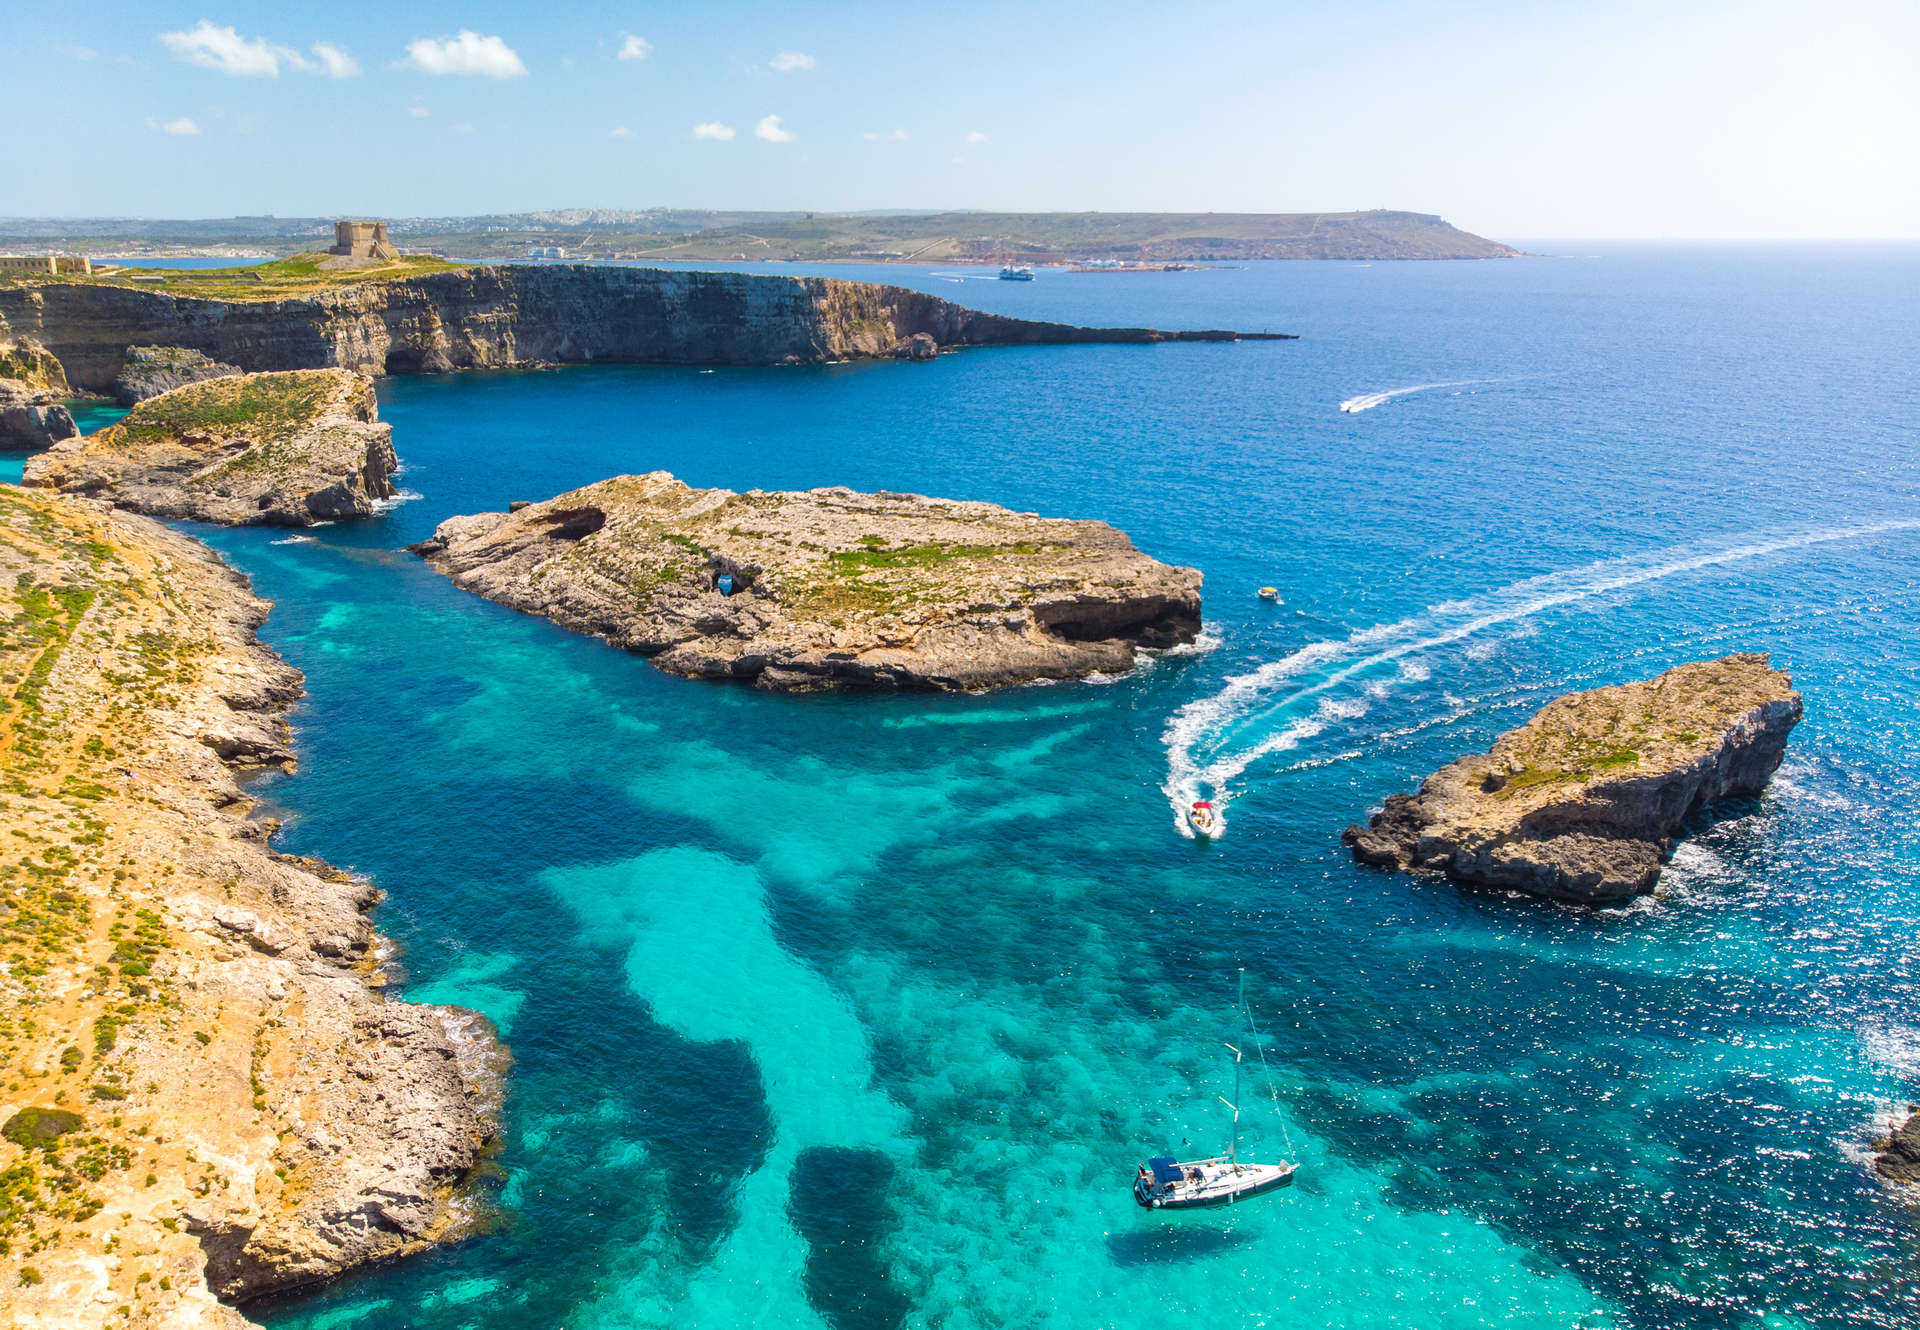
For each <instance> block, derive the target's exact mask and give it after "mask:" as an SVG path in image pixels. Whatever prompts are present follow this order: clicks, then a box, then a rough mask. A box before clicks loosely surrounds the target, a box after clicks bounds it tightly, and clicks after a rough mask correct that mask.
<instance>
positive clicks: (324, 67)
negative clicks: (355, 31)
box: [308, 42, 360, 79]
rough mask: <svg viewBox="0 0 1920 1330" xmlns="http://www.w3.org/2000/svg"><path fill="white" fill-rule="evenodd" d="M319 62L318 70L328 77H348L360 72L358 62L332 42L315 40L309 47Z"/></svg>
mask: <svg viewBox="0 0 1920 1330" xmlns="http://www.w3.org/2000/svg"><path fill="white" fill-rule="evenodd" d="M308 49H310V50H311V51H312V52H313V58H314V59H315V60H316V61H318V62H319V64H320V72H321V73H323V74H325V75H326V76H327V77H328V78H330V79H350V78H352V77H353V76H354V75H355V74H358V73H359V72H360V62H359V61H358V60H355V59H354V58H353V57H352V56H350V55H348V54H347V53H346V52H345V51H344V50H342V49H341V48H340V47H338V46H335V45H334V44H333V43H332V42H315V43H314V44H313V45H312V46H311V47H310V48H308Z"/></svg>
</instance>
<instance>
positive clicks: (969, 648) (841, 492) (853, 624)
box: [414, 471, 1200, 690]
mask: <svg viewBox="0 0 1920 1330" xmlns="http://www.w3.org/2000/svg"><path fill="white" fill-rule="evenodd" d="M414 550H415V552H416V553H418V554H421V555H423V556H424V557H425V558H427V559H428V560H429V561H430V562H431V563H432V564H433V566H434V567H435V568H437V569H439V570H440V571H441V572H443V573H446V574H447V575H448V576H450V577H451V578H452V579H453V580H454V581H455V582H456V583H457V584H458V585H460V586H462V587H465V588H466V589H468V590H470V591H473V592H476V593H478V594H479V595H482V596H485V597H487V598H488V599H489V600H495V601H498V602H500V603H501V604H503V605H508V606H511V607H513V608H514V609H518V610H524V611H526V612H528V613H531V614H541V615H545V616H546V617H547V618H550V619H552V620H553V621H554V622H556V623H559V624H561V625H563V626H565V627H567V628H571V629H574V630H576V631H578V632H583V633H592V634H595V635H597V636H599V637H603V638H605V639H606V640H607V641H608V642H611V643H612V644H614V645H615V646H619V647H624V648H626V649H627V650H630V651H636V652H639V653H641V654H643V655H646V656H649V657H651V658H652V659H653V661H654V663H655V664H656V665H659V666H660V667H661V668H662V669H666V670H671V671H672V672H674V673H676V674H684V675H690V676H694V677H699V678H710V679H735V680H741V681H745V682H751V683H754V684H757V685H758V686H760V687H762V688H774V689H786V690H806V689H820V688H920V689H943V690H975V689H985V688H995V687H1001V686H1004V685H1008V684H1016V683H1026V682H1030V681H1032V680H1035V679H1063V678H1076V677H1081V676H1084V675H1088V674H1094V673H1103V672H1111V671H1118V670H1125V669H1127V668H1129V667H1130V666H1132V664H1133V662H1134V658H1135V652H1136V651H1137V650H1138V649H1139V648H1141V647H1169V646H1174V645H1176V644H1178V643H1182V642H1189V641H1192V640H1193V638H1194V637H1195V635H1196V634H1197V633H1198V632H1199V628H1200V574H1199V573H1198V572H1196V571H1194V570H1193V569H1191V568H1174V567H1169V566H1168V565H1166V564H1163V563H1159V562H1157V561H1155V560H1153V559H1151V558H1148V557H1147V556H1146V555H1144V554H1142V553H1140V551H1138V550H1136V549H1135V548H1134V547H1133V544H1132V542H1130V541H1129V540H1128V539H1127V538H1126V536H1125V535H1124V534H1122V533H1121V532H1119V531H1116V530H1114V529H1113V528H1112V527H1110V526H1108V525H1106V524H1105V523H1104V522H1076V521H1067V520H1062V519H1057V518H1043V517H1036V516H1034V515H1032V514H1030V513H1015V512H1010V511H1009V510H1007V509H1005V508H1000V507H996V506H995V505H993V504H988V503H961V502H955V501H952V500H947V499H929V498H923V497H921V496H920V495H917V494H892V493H880V494H860V493H856V492H855V491H853V490H848V489H818V490H807V491H804V492H796V493H768V492H764V491H760V490H753V491H750V492H748V493H745V494H736V493H734V492H733V491H731V490H700V489H692V488H690V487H688V486H687V485H685V484H682V483H681V482H680V481H678V480H676V479H674V477H672V476H671V475H668V474H667V473H666V472H664V471H656V472H654V473H652V474H651V475H645V476H617V477H615V478H613V479H611V480H603V481H600V482H599V483H597V484H593V485H588V486H586V487H585V488H584V489H578V490H574V491H572V492H571V493H568V494H562V495H560V496H559V497H557V498H553V499H549V500H547V501H546V502H544V503H535V504H527V505H518V504H517V505H515V507H514V510H513V511H511V512H507V513H481V514H477V515H473V516H467V517H454V518H449V519H448V520H447V521H445V522H442V523H441V524H440V527H439V529H438V530H437V531H436V532H435V533H434V536H433V538H432V539H431V540H427V541H424V542H422V543H421V544H419V545H417V546H415V547H414ZM723 577H726V578H731V579H732V583H733V587H734V591H733V594H731V595H726V594H723V593H722V591H721V590H720V589H719V583H720V579H722V578H723Z"/></svg>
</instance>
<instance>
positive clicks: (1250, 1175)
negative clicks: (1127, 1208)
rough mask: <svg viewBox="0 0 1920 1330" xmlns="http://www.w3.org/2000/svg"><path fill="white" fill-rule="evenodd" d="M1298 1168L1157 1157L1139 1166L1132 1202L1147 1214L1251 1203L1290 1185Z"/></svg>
mask: <svg viewBox="0 0 1920 1330" xmlns="http://www.w3.org/2000/svg"><path fill="white" fill-rule="evenodd" d="M1299 1167H1300V1166H1299V1165H1298V1164H1243V1163H1241V1162H1240V1161H1239V1160H1237V1159H1235V1158H1234V1157H1233V1156H1232V1155H1230V1154H1226V1155H1215V1156H1213V1157H1212V1158H1211V1159H1188V1160H1179V1159H1173V1158H1169V1157H1167V1156H1156V1157H1155V1158H1153V1159H1149V1160H1148V1161H1147V1162H1146V1163H1144V1164H1142V1165H1140V1171H1139V1172H1138V1173H1136V1174H1135V1175H1134V1179H1133V1199H1134V1200H1135V1201H1137V1202H1139V1203H1140V1204H1141V1205H1142V1206H1144V1207H1145V1208H1147V1209H1149V1210H1205V1209H1210V1208H1211V1207H1213V1206H1216V1205H1232V1204H1233V1203H1234V1202H1236V1201H1248V1200H1252V1199H1253V1198H1254V1197H1256V1196H1261V1195H1264V1194H1266V1193H1267V1192H1270V1191H1274V1190H1276V1189H1278V1188H1280V1187H1284V1186H1286V1185H1287V1184H1288V1183H1289V1182H1292V1181H1293V1175H1294V1172H1295V1170H1297V1169H1298V1168H1299Z"/></svg>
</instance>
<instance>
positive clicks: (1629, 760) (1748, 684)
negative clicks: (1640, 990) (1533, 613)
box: [1342, 655, 1801, 905]
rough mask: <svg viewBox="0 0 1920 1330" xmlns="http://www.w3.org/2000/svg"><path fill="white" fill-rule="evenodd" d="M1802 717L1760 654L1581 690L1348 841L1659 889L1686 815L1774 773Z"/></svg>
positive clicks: (1786, 684)
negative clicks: (1788, 740) (1604, 686)
mask: <svg viewBox="0 0 1920 1330" xmlns="http://www.w3.org/2000/svg"><path fill="white" fill-rule="evenodd" d="M1800 716H1801V701H1800V694H1798V693H1797V692H1795V691H1794V690H1793V680H1792V679H1791V678H1789V677H1788V676H1787V675H1786V674H1785V673H1784V672H1782V671H1780V670H1776V669H1774V668H1772V665H1771V663H1770V662H1769V660H1768V658H1767V657H1766V656H1765V655H1733V656H1726V657H1723V658H1722V659H1720V660H1713V661H1701V662H1696V663H1693V664H1687V665H1679V666H1676V667H1674V668H1673V669H1670V670H1668V671H1666V673H1664V674H1661V675H1659V676H1658V677H1656V678H1653V679H1649V680H1643V681H1640V682H1636V683H1629V684H1622V685H1619V686H1617V687H1611V688H1596V689H1593V690H1591V691H1588V692H1582V693H1572V694H1569V695H1567V696H1565V697H1561V698H1558V699H1556V700H1555V701H1553V702H1550V703H1548V704H1547V705H1546V706H1545V707H1543V708H1541V709H1540V711H1539V712H1538V713H1536V714H1535V715H1534V717H1533V718H1532V719H1531V720H1529V721H1528V722H1527V723H1526V724H1525V725H1523V726H1521V727H1520V728H1518V729H1516V730H1511V731H1509V732H1508V733H1506V734H1504V735H1502V736H1501V737H1500V738H1499V739H1498V740H1497V741H1495V743H1494V745H1493V747H1492V748H1491V749H1490V750H1489V751H1488V752H1486V753H1484V754H1475V755H1472V756H1469V757H1463V758H1461V759H1459V760H1458V761H1456V762H1453V763H1451V764H1449V765H1448V766H1445V767H1443V768H1441V769H1440V770H1439V771H1437V772H1435V773H1434V774H1433V775H1431V776H1429V777H1428V778H1427V779H1426V781H1425V782H1424V783H1423V784H1422V785H1421V786H1420V790H1419V792H1418V793H1417V794H1396V795H1392V796H1391V797H1389V798H1388V799H1387V801H1386V806H1385V807H1384V808H1383V809H1382V810H1381V811H1380V812H1379V813H1378V814H1377V815H1375V816H1374V818H1373V819H1372V820H1371V821H1370V822H1369V823H1368V825H1367V826H1365V827H1360V826H1350V827H1348V828H1347V829H1346V831H1345V832H1344V833H1343V835H1342V840H1343V841H1344V842H1345V844H1346V845H1347V846H1348V847H1349V848H1350V849H1351V850H1352V851H1353V855H1354V858H1356V859H1358V860H1359V861H1360V862H1361V863H1364V864H1370V865H1372V866H1374V867H1377V868H1384V869H1391V870H1399V871H1422V872H1432V873H1442V874H1445V875H1446V876H1447V877H1449V878H1451V879H1453V880H1454V881H1455V882H1459V883H1462V884H1465V885H1471V886H1480V887H1494V888H1511V889H1517V890H1521V891H1526V892H1530V893H1532V894H1534V895H1539V896H1548V897H1552V898H1555V899H1558V900H1566V901H1575V902H1579V903H1582V904H1590V905H1592V904H1607V903H1610V902H1617V901H1621V900H1624V899H1627V898H1630V897H1633V896H1637V895H1643V894H1646V893H1648V892H1651V891H1653V890H1654V889H1655V887H1656V886H1657V885H1658V883H1659V879H1660V870H1661V868H1662V866H1663V865H1664V864H1665V863H1666V860H1667V857H1668V855H1669V854H1670V853H1671V851H1672V847H1673V838H1674V836H1675V835H1677V834H1678V833H1679V831H1680V830H1681V827H1682V824H1683V823H1684V821H1685V820H1686V819H1687V818H1688V817H1689V816H1690V815H1692V814H1694V813H1696V812H1699V811H1701V810H1704V809H1708V808H1711V807H1712V806H1713V805H1714V804H1717V803H1719V802H1720V801H1722V800H1727V799H1736V798H1743V797H1750V796H1753V795H1757V794H1758V793H1760V791H1761V790H1763V789H1764V788H1765V787H1766V785H1767V782H1768V781H1769V780H1770V779H1771V778H1772V776H1773V773H1774V771H1775V770H1776V769H1777V768H1778V767H1779V765H1780V761H1781V758H1782V757H1783V756H1784V754H1785V752H1786V744H1787V736H1788V734H1789V733H1790V732H1791V731H1792V729H1793V727H1794V726H1795V725H1796V724H1798V723H1799V720H1800Z"/></svg>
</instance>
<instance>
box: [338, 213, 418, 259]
mask: <svg viewBox="0 0 1920 1330" xmlns="http://www.w3.org/2000/svg"><path fill="white" fill-rule="evenodd" d="M327 253H329V254H342V255H345V256H346V257H348V258H355V259H397V258H399V257H400V251H399V250H397V249H395V248H394V247H393V246H392V245H389V244H388V243H387V224H386V223H385V222H335V223H334V224H333V248H332V249H329V250H328V251H327Z"/></svg>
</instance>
